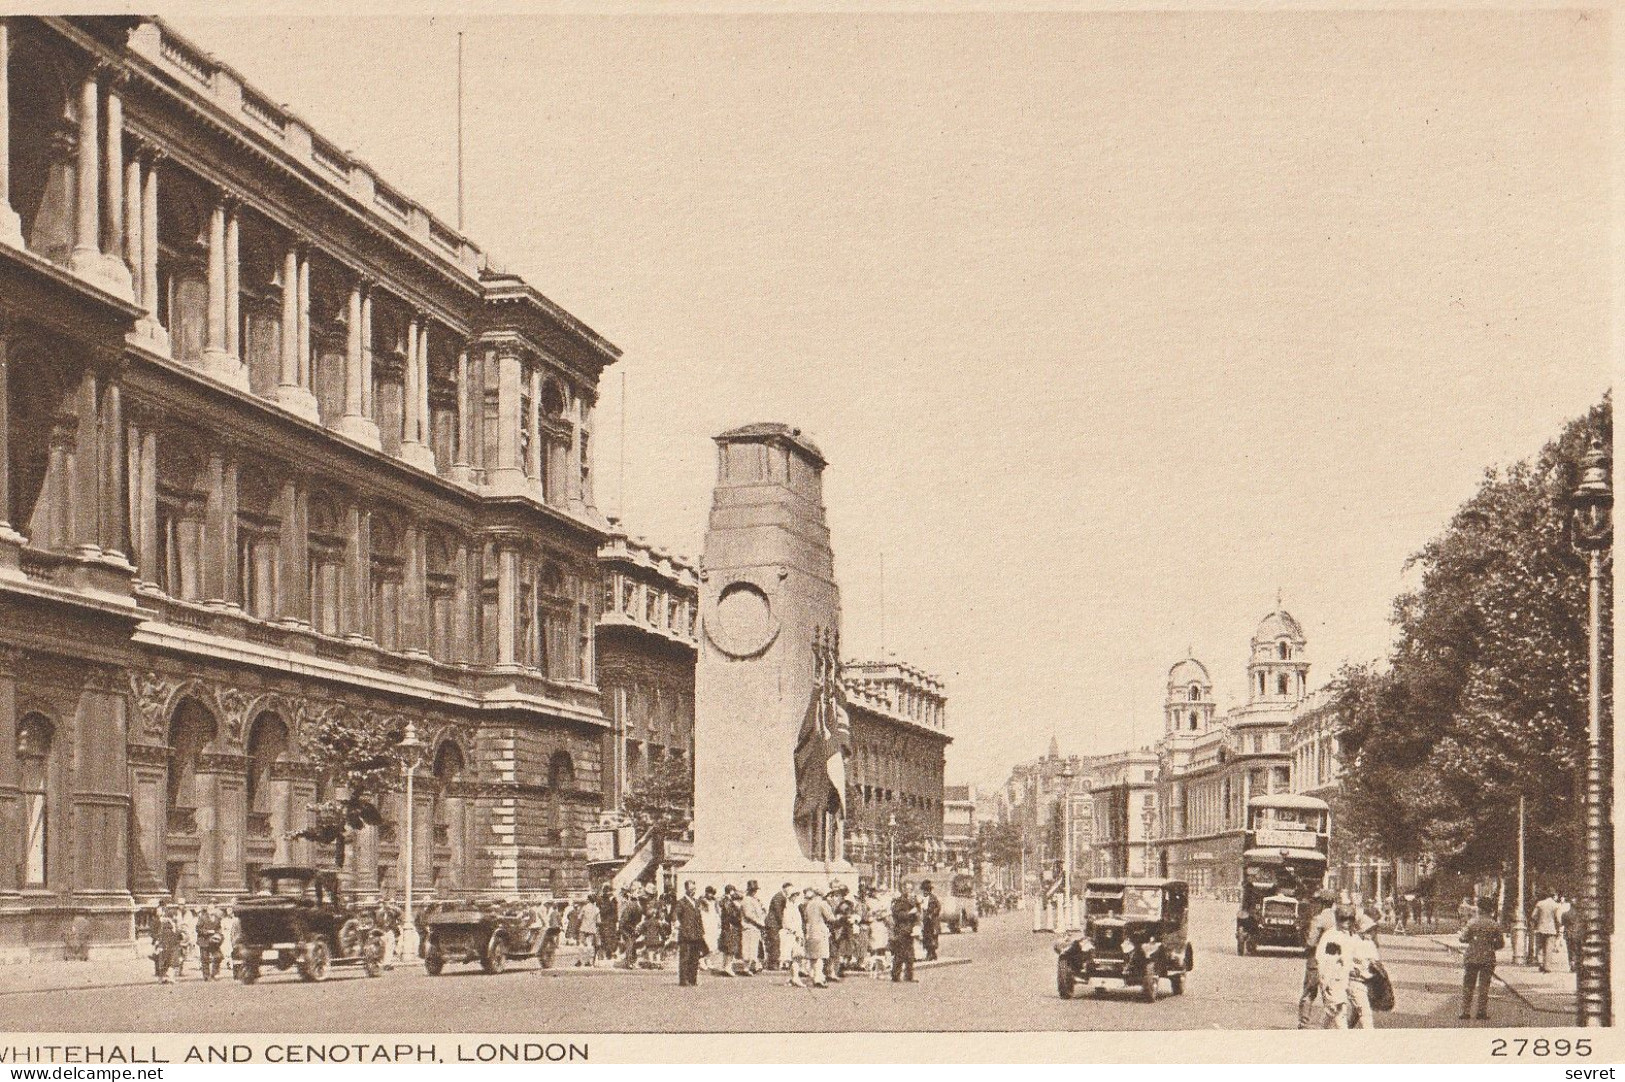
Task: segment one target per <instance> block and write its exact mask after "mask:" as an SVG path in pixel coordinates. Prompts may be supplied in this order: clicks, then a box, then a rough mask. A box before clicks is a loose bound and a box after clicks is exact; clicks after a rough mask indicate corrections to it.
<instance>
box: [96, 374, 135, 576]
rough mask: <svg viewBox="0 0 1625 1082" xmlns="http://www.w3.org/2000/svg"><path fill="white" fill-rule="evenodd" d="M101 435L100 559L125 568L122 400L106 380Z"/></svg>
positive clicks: (113, 382)
mask: <svg viewBox="0 0 1625 1082" xmlns="http://www.w3.org/2000/svg"><path fill="white" fill-rule="evenodd" d="M101 435H102V455H101V470H102V477H103V480H104V482H105V485H106V488H105V490H104V491H103V493H102V515H101V519H102V534H101V538H100V543H101V549H102V555H103V556H104V557H109V558H111V559H112V561H113V562H114V563H116V564H126V563H128V562H129V560H128V555H127V554H128V553H129V551H130V533H129V529H128V520H127V519H126V518H125V508H126V507H127V497H126V494H125V491H124V485H125V470H124V467H125V453H124V399H123V392H122V391H121V389H120V387H119V383H118V380H117V379H116V378H114V379H109V380H108V381H107V389H106V390H105V391H103V392H102V423H101Z"/></svg>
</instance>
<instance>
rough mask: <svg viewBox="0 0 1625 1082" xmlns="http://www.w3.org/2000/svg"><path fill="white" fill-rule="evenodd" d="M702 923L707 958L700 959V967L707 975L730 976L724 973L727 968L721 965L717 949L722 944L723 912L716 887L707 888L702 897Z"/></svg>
mask: <svg viewBox="0 0 1625 1082" xmlns="http://www.w3.org/2000/svg"><path fill="white" fill-rule="evenodd" d="M700 922H701V924H702V925H703V926H704V928H705V956H704V957H702V958H701V959H700V967H701V968H702V969H704V970H705V971H706V972H707V973H715V974H717V975H718V976H723V977H726V976H730V974H728V973H726V972H724V971H725V970H726V969H727V966H724V965H721V959H720V958H719V957H718V955H717V948H718V947H719V946H720V945H721V943H722V910H721V908H720V902H719V899H718V898H717V888H716V887H706V888H705V893H704V894H703V895H701V897H700Z"/></svg>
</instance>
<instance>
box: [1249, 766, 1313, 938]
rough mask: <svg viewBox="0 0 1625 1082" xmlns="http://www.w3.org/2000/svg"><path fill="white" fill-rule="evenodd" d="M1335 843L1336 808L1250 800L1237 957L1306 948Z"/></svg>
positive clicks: (1301, 799) (1283, 799)
mask: <svg viewBox="0 0 1625 1082" xmlns="http://www.w3.org/2000/svg"><path fill="white" fill-rule="evenodd" d="M1331 843H1332V810H1331V808H1330V807H1328V806H1327V804H1326V802H1325V801H1324V800H1316V799H1315V798H1314V797H1309V796H1293V795H1289V794H1286V793H1280V794H1274V795H1270V796H1255V797H1253V798H1252V799H1251V800H1249V801H1248V802H1247V823H1246V828H1245V831H1244V833H1243V842H1242V845H1243V848H1242V854H1241V908H1240V909H1239V910H1238V911H1237V913H1236V953H1237V954H1252V953H1254V952H1255V951H1256V950H1257V949H1258V948H1259V947H1290V948H1293V949H1295V950H1302V949H1303V944H1304V934H1305V932H1306V931H1307V930H1308V926H1309V921H1310V919H1311V918H1312V917H1313V915H1314V912H1313V910H1314V906H1313V901H1314V896H1315V894H1316V892H1318V891H1319V890H1320V888H1321V886H1322V885H1323V884H1324V883H1325V882H1326V862H1327V859H1328V858H1329V857H1330V855H1331Z"/></svg>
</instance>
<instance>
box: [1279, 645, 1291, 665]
mask: <svg viewBox="0 0 1625 1082" xmlns="http://www.w3.org/2000/svg"><path fill="white" fill-rule="evenodd" d="M1280 652H1281V660H1282V661H1286V660H1287V659H1289V658H1291V657H1292V647H1291V646H1289V645H1288V644H1287V643H1286V641H1285V640H1283V641H1282V642H1281V644H1280Z"/></svg>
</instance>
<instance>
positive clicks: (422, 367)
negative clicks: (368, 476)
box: [401, 312, 434, 473]
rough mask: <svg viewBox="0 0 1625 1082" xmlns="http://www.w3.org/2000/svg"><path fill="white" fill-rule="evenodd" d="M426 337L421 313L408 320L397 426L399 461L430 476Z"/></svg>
mask: <svg viewBox="0 0 1625 1082" xmlns="http://www.w3.org/2000/svg"><path fill="white" fill-rule="evenodd" d="M426 344H427V334H426V333H425V328H424V316H423V313H421V312H418V313H415V314H414V315H413V316H412V321H411V323H409V324H407V327H406V379H405V385H404V387H403V392H404V394H403V398H404V401H403V402H402V410H401V416H402V423H401V459H402V460H403V461H405V462H409V463H411V464H412V465H414V466H416V467H418V468H419V469H421V470H428V471H429V472H430V473H433V472H434V451H433V450H432V449H431V448H430V447H429V446H428V445H427V444H426V443H425V442H424V438H423V437H424V433H425V432H426V431H427V429H428V418H427V417H425V416H424V411H425V409H426V408H427V406H428V402H429V389H428V387H427V386H426V384H427V383H428V382H429V381H428V363H427V359H426V358H425V357H424V355H423V354H424V346H425V345H426Z"/></svg>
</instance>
